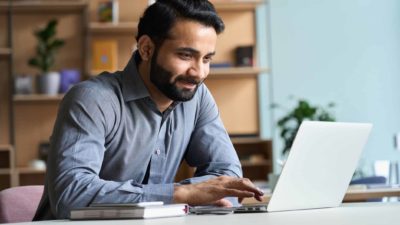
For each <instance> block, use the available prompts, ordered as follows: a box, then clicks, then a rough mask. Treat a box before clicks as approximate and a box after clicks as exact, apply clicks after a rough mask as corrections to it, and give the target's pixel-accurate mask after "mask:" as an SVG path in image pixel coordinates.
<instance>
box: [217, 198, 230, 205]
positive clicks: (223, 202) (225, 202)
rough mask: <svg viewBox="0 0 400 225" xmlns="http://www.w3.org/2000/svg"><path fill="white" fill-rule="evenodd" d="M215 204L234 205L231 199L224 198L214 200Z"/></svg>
mask: <svg viewBox="0 0 400 225" xmlns="http://www.w3.org/2000/svg"><path fill="white" fill-rule="evenodd" d="M214 205H216V206H219V207H232V206H233V205H232V203H231V202H230V201H229V200H227V199H224V198H223V199H220V200H217V201H216V202H214Z"/></svg>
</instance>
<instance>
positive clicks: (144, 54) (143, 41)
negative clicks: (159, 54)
mask: <svg viewBox="0 0 400 225" xmlns="http://www.w3.org/2000/svg"><path fill="white" fill-rule="evenodd" d="M137 47H138V51H139V54H140V57H141V58H142V60H143V61H148V60H150V59H151V57H152V56H153V53H154V47H155V45H154V43H153V41H152V40H151V38H150V37H149V36H147V35H143V36H141V37H140V38H139V40H138V43H137Z"/></svg>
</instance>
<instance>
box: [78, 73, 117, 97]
mask: <svg viewBox="0 0 400 225" xmlns="http://www.w3.org/2000/svg"><path fill="white" fill-rule="evenodd" d="M73 89H75V91H78V92H79V91H83V90H91V91H92V92H94V93H103V94H105V93H107V94H111V93H117V92H120V74H119V72H116V73H109V72H103V73H101V74H99V75H97V76H96V77H92V78H90V79H88V80H85V81H82V82H80V83H79V84H77V85H75V86H74V87H73Z"/></svg>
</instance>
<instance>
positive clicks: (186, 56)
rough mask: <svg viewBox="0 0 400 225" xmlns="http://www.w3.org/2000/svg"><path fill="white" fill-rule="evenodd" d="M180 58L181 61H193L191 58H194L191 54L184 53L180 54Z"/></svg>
mask: <svg viewBox="0 0 400 225" xmlns="http://www.w3.org/2000/svg"><path fill="white" fill-rule="evenodd" d="M178 56H179V57H180V58H181V59H185V60H187V59H191V58H192V55H191V54H189V53H184V52H180V53H178Z"/></svg>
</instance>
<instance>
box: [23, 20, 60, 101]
mask: <svg viewBox="0 0 400 225" xmlns="http://www.w3.org/2000/svg"><path fill="white" fill-rule="evenodd" d="M57 23H58V22H57V20H56V19H53V20H51V21H49V22H48V23H47V25H46V27H44V28H42V29H39V30H36V31H35V32H34V35H35V37H36V39H37V42H38V43H37V46H36V56H34V57H32V58H30V59H29V61H28V64H29V65H30V66H32V67H36V68H38V69H39V70H40V72H41V74H40V75H39V77H38V86H39V90H40V93H45V94H57V93H58V89H59V86H60V74H59V73H58V72H55V71H51V68H52V67H53V66H54V62H55V55H56V52H57V50H58V49H60V48H61V47H62V46H63V45H64V44H65V42H64V40H61V39H58V38H56V33H57V30H56V28H57Z"/></svg>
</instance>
